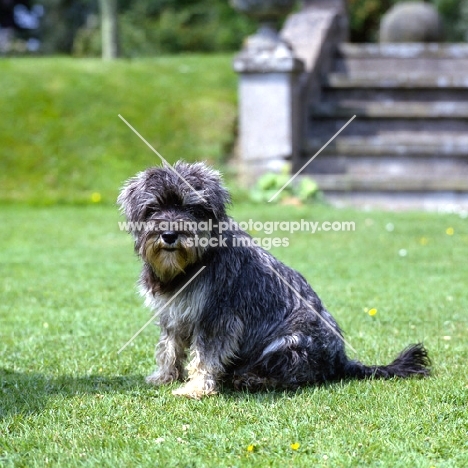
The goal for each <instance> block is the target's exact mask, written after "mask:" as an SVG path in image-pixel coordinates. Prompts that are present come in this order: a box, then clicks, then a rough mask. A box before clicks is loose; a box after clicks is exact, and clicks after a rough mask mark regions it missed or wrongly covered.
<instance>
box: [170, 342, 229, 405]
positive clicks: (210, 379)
mask: <svg viewBox="0 0 468 468" xmlns="http://www.w3.org/2000/svg"><path fill="white" fill-rule="evenodd" d="M191 354H192V359H191V361H190V363H189V364H188V367H187V369H188V381H187V382H186V383H185V384H184V385H183V386H182V387H180V388H178V389H176V390H174V391H173V392H172V393H173V394H174V395H178V396H185V397H187V398H194V399H197V400H198V399H200V398H201V397H203V396H207V395H214V394H215V393H217V392H216V387H217V381H218V380H219V378H220V377H221V375H222V374H223V370H224V366H223V365H222V364H221V363H220V362H218V361H217V360H214V359H212V358H208V359H207V355H206V354H205V353H203V352H201V351H200V350H199V349H193V350H192V353H191ZM210 354H211V353H210Z"/></svg>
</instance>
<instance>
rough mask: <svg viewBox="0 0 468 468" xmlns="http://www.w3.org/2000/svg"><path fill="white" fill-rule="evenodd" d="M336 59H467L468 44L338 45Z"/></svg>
mask: <svg viewBox="0 0 468 468" xmlns="http://www.w3.org/2000/svg"><path fill="white" fill-rule="evenodd" d="M337 56H338V57H346V58H353V59H376V58H377V59H378V58H386V59H419V58H427V59H467V60H468V44H466V43H464V42H463V43H458V44H453V43H452V44H442V43H407V44H405V43H398V44H350V43H344V44H339V45H338V48H337Z"/></svg>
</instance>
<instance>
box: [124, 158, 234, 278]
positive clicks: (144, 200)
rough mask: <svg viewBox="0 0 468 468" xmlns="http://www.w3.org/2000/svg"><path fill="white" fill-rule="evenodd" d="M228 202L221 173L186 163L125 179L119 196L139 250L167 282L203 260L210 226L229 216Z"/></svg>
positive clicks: (147, 171) (159, 276)
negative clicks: (227, 212) (227, 213)
mask: <svg viewBox="0 0 468 468" xmlns="http://www.w3.org/2000/svg"><path fill="white" fill-rule="evenodd" d="M229 201H230V199H229V194H228V192H227V190H226V189H225V188H224V187H223V185H222V183H221V176H220V174H219V173H218V172H217V171H215V170H213V169H211V168H209V167H207V166H206V165H205V164H203V163H194V164H187V163H184V162H178V163H176V164H175V165H174V167H173V168H172V167H161V168H160V167H156V168H150V169H147V170H146V171H144V172H140V173H139V174H137V175H136V176H135V177H133V178H131V179H130V180H128V181H127V182H126V183H125V185H124V187H123V188H122V191H121V192H120V195H119V197H118V199H117V203H118V204H119V205H120V209H121V211H122V213H123V214H124V215H125V217H126V218H127V221H128V222H129V224H128V230H129V231H130V232H131V234H132V235H133V237H134V239H135V251H136V252H137V254H138V255H139V256H140V257H141V258H142V259H143V261H145V262H146V263H148V264H149V265H150V266H151V268H152V270H153V272H154V273H155V275H156V276H157V277H158V278H159V280H160V281H161V282H162V283H168V282H170V281H171V280H172V279H174V278H175V277H176V276H177V275H178V274H180V273H182V272H184V271H185V269H186V268H187V267H188V266H189V265H192V264H194V263H196V262H197V261H199V260H201V258H202V257H203V254H204V252H205V251H206V249H207V247H208V242H207V241H208V240H209V238H210V237H211V235H212V232H211V231H210V226H212V225H216V224H217V223H218V222H219V221H221V220H223V219H225V218H226V204H227V203H229ZM210 221H211V224H210Z"/></svg>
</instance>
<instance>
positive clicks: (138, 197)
mask: <svg viewBox="0 0 468 468" xmlns="http://www.w3.org/2000/svg"><path fill="white" fill-rule="evenodd" d="M145 186H146V172H140V173H139V174H137V175H136V176H135V177H132V178H131V179H128V180H127V182H125V184H124V186H123V187H122V190H121V191H120V194H119V196H118V197H117V204H118V205H119V208H120V212H121V213H122V214H123V215H124V216H125V217H126V218H127V220H128V221H132V222H137V221H143V220H144V214H145V207H146V199H145V195H147V194H146V191H145Z"/></svg>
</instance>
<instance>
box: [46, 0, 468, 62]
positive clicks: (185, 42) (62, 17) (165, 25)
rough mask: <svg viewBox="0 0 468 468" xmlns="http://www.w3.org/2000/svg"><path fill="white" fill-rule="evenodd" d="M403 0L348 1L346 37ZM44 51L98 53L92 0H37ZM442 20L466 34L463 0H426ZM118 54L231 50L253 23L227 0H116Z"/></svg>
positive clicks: (466, 0)
mask: <svg viewBox="0 0 468 468" xmlns="http://www.w3.org/2000/svg"><path fill="white" fill-rule="evenodd" d="M400 1H402V0H347V2H348V9H349V15H350V26H351V40H352V41H354V42H374V41H375V40H376V38H377V33H378V28H379V22H380V18H381V16H382V15H383V14H384V13H385V12H386V11H387V10H388V9H389V8H390V7H391V6H392V5H394V4H395V3H398V2H400ZM41 3H42V4H43V5H44V6H45V9H46V15H45V18H44V21H43V26H42V41H43V50H44V51H45V52H46V53H51V52H62V53H73V54H74V55H78V56H94V55H95V56H98V55H99V54H100V51H101V44H100V41H101V37H100V30H99V28H100V23H99V9H98V2H97V0H42V1H41ZM431 3H433V4H434V5H435V6H436V7H437V8H438V10H439V11H440V13H441V14H442V16H443V18H444V20H445V24H446V38H447V40H448V41H465V40H466V39H467V36H468V0H431ZM118 10H119V28H120V45H121V50H122V54H123V55H124V56H127V57H134V56H145V55H146V56H148V55H157V54H167V53H178V52H191V51H202V52H216V51H232V50H238V49H239V48H240V47H241V44H242V41H243V40H244V39H245V37H246V36H247V35H248V34H251V33H252V32H253V31H255V28H256V25H255V24H254V23H253V22H252V21H251V20H250V19H249V18H246V17H245V16H243V15H241V14H240V13H239V12H237V11H236V10H234V9H233V8H232V7H231V6H230V5H229V1H228V0H119V1H118Z"/></svg>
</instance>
